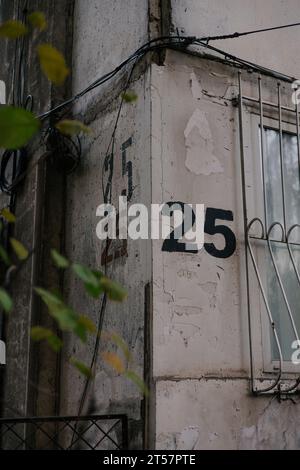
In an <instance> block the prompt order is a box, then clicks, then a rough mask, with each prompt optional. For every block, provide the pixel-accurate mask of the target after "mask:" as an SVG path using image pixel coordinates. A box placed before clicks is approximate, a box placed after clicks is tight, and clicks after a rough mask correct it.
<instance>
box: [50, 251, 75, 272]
mask: <svg viewBox="0 0 300 470" xmlns="http://www.w3.org/2000/svg"><path fill="white" fill-rule="evenodd" d="M51 256H52V259H53V261H54V263H55V264H56V266H57V267H58V268H61V269H67V268H68V267H69V266H70V263H69V261H68V260H67V258H65V257H64V256H62V255H61V254H60V253H58V251H56V250H52V251H51Z"/></svg>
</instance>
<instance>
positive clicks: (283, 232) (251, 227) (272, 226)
mask: <svg viewBox="0 0 300 470" xmlns="http://www.w3.org/2000/svg"><path fill="white" fill-rule="evenodd" d="M252 80H253V76H252ZM255 80H256V78H255ZM262 80H263V79H262V77H261V76H258V77H257V85H255V87H256V86H257V98H253V97H249V96H246V95H244V94H243V88H244V82H243V77H242V72H239V128H240V154H241V178H242V197H243V211H244V233H245V250H246V256H245V265H246V282H247V308H248V320H249V336H250V356H251V383H252V392H253V393H254V394H256V395H259V394H266V393H279V394H290V393H293V392H296V391H298V390H299V389H298V386H299V383H300V377H299V378H298V379H296V380H292V382H291V380H286V378H284V368H283V364H284V358H283V344H282V339H281V338H280V334H279V331H278V323H277V322H276V318H275V317H276V315H275V314H274V309H272V305H271V302H270V296H269V295H268V292H267V289H266V286H265V283H264V279H263V273H262V272H261V269H260V264H259V261H258V259H257V256H256V252H255V243H261V244H263V245H264V249H265V250H266V252H267V253H268V256H269V257H270V260H271V263H270V266H271V268H272V270H273V274H272V275H273V276H274V277H275V278H276V284H277V288H278V292H279V293H280V295H281V296H282V299H283V303H284V306H285V308H286V312H287V321H288V322H289V323H290V328H291V331H292V332H293V336H294V339H295V340H297V341H299V336H300V331H299V326H298V328H297V322H296V321H295V310H293V308H292V306H291V300H290V298H289V295H288V293H287V289H286V285H285V283H284V280H283V278H282V273H281V272H280V269H279V266H278V259H277V258H276V256H275V249H274V245H275V243H276V244H280V246H281V247H282V248H283V249H284V250H286V255H287V256H289V259H290V263H291V266H292V271H293V275H294V277H295V282H296V284H297V289H299V286H300V273H299V263H298V262H297V261H296V259H295V256H294V249H295V247H296V246H300V245H299V243H297V242H295V241H293V240H292V239H293V235H294V234H295V232H296V231H297V230H299V228H300V220H299V218H298V220H299V223H296V224H293V225H289V221H288V218H287V200H288V198H287V195H288V192H289V191H290V190H291V188H290V187H289V186H288V185H287V182H286V174H285V161H284V158H285V155H284V151H283V134H284V130H283V113H284V115H285V116H287V115H288V116H289V122H290V120H291V121H292V123H293V126H294V127H295V138H296V139H297V154H298V173H297V177H299V181H300V136H299V134H300V130H299V109H298V104H296V105H295V107H294V106H292V107H290V106H286V105H283V104H282V83H280V82H277V83H276V87H277V90H276V95H277V102H276V103H272V102H269V101H266V100H264V98H263V91H262V89H263V88H262ZM290 89H291V93H292V92H293V90H292V86H291V88H290ZM291 103H292V96H291ZM246 106H253V107H255V109H256V115H257V116H258V121H259V126H258V129H257V132H258V141H259V146H260V149H258V154H259V155H260V162H259V163H260V172H261V181H260V182H259V189H258V190H259V191H260V192H261V199H262V201H263V202H262V205H263V216H262V217H258V216H255V217H253V218H251V219H250V218H249V210H248V209H249V207H248V202H249V201H248V196H249V194H248V191H247V185H248V178H249V175H248V174H247V169H246V168H247V161H246V158H247V156H246V152H245V147H246V144H245V131H246V129H245V107H246ZM269 112H272V114H273V116H274V113H275V116H276V121H277V125H278V135H279V160H280V180H281V181H280V185H279V186H280V187H278V192H279V193H280V201H281V202H280V203H281V205H282V214H283V218H282V220H280V221H279V220H270V214H269V213H268V198H267V192H266V179H267V178H268V175H267V173H266V171H267V169H266V154H265V149H266V143H265V139H266V132H265V129H266V123H265V120H267V115H266V113H267V114H268V113H269ZM268 115H269V114H268ZM252 157H253V156H252ZM298 214H300V207H299V208H298ZM252 215H253V214H251V216H252ZM253 231H256V232H258V235H257V234H255V235H254V234H253ZM279 232H280V235H279ZM299 233H300V232H299ZM278 235H279V236H278ZM250 270H251V272H252V273H253V274H254V277H255V279H256V283H257V285H258V288H259V291H260V294H261V298H262V300H263V304H264V312H265V314H266V317H267V320H268V323H269V327H270V331H271V335H272V337H273V339H272V341H273V344H274V345H275V347H276V349H277V357H278V368H277V369H278V370H277V371H274V372H273V374H274V375H272V376H271V378H270V377H269V379H270V380H268V383H267V385H266V383H265V382H264V381H261V382H260V384H259V385H258V384H257V383H258V381H257V380H255V377H254V375H255V371H254V365H253V357H254V356H253V347H254V343H253V338H254V334H255V332H254V331H253V315H255V314H257V312H254V311H253V305H252V299H251V292H250V291H251V289H250V280H249V278H250V275H249V273H250ZM296 314H297V312H296ZM298 314H300V305H299V310H298ZM298 344H300V343H298Z"/></svg>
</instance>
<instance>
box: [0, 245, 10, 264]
mask: <svg viewBox="0 0 300 470" xmlns="http://www.w3.org/2000/svg"><path fill="white" fill-rule="evenodd" d="M0 258H1V259H2V261H3V263H4V264H6V266H10V265H11V261H10V258H9V256H8V254H7V251H6V250H5V248H4V247H3V246H2V245H0Z"/></svg>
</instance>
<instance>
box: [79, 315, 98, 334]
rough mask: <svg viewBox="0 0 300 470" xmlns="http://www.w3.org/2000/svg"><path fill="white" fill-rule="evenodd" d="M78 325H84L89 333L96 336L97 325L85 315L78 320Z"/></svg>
mask: <svg viewBox="0 0 300 470" xmlns="http://www.w3.org/2000/svg"><path fill="white" fill-rule="evenodd" d="M78 323H79V324H80V325H82V326H83V327H84V328H85V329H86V331H88V332H89V333H92V334H95V333H96V332H97V327H96V325H95V323H94V322H93V321H92V320H91V319H90V318H89V317H87V316H85V315H81V316H80V317H79V318H78Z"/></svg>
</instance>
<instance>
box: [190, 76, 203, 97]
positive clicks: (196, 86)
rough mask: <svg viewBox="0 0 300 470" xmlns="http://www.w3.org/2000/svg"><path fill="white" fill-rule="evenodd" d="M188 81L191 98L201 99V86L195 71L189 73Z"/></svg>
mask: <svg viewBox="0 0 300 470" xmlns="http://www.w3.org/2000/svg"><path fill="white" fill-rule="evenodd" d="M190 83H191V91H192V95H193V98H194V99H195V100H201V97H202V87H201V84H200V82H199V80H198V78H197V77H196V74H195V72H192V73H191V77H190Z"/></svg>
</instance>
